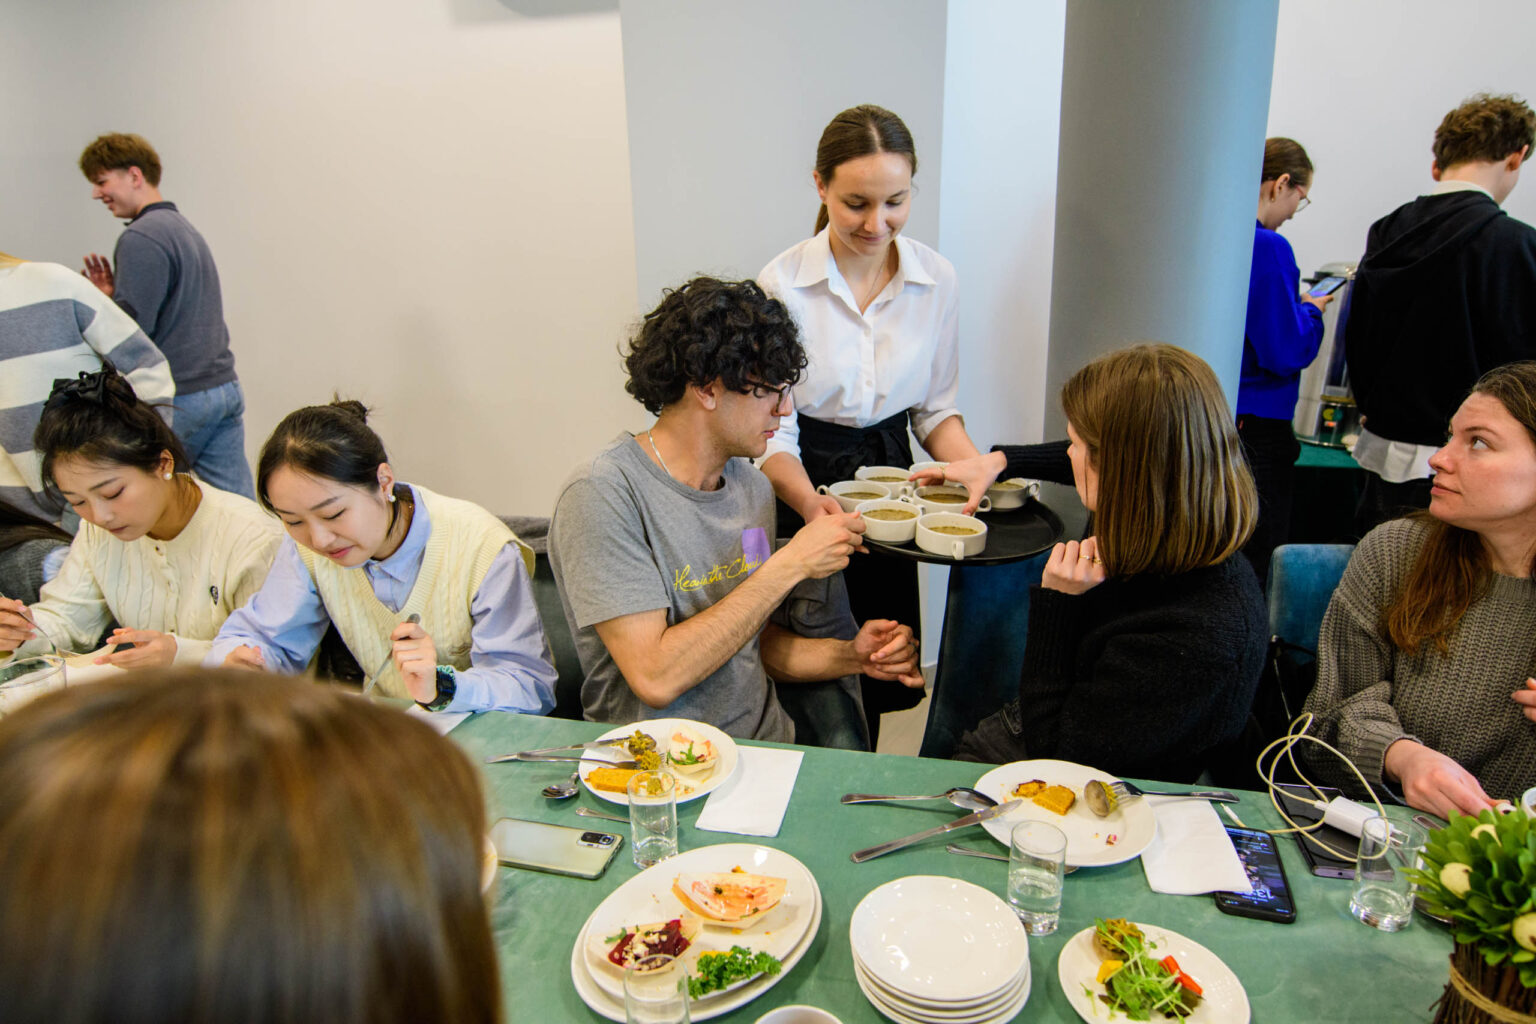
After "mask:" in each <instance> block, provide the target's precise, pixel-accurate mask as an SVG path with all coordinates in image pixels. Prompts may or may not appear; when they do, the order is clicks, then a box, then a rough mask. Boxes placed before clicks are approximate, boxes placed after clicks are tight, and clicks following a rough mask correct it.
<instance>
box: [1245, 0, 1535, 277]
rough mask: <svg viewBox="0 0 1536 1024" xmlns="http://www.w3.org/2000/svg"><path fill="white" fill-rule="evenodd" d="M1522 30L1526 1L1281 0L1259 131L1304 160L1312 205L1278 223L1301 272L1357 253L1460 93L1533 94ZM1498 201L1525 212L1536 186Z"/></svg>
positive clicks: (1423, 188)
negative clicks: (1285, 140) (1265, 126)
mask: <svg viewBox="0 0 1536 1024" xmlns="http://www.w3.org/2000/svg"><path fill="white" fill-rule="evenodd" d="M1532 39H1536V4H1531V3H1530V2H1529V0H1475V2H1470V3H1463V4H1460V5H1457V6H1454V7H1448V6H1446V5H1445V4H1444V3H1441V2H1438V0H1372V2H1369V3H1342V4H1341V3H1336V2H1331V0H1281V2H1280V26H1279V31H1278V36H1277V38H1276V40H1275V73H1274V84H1273V87H1272V89H1271V92H1270V107H1269V109H1270V114H1269V132H1268V134H1270V135H1287V136H1290V137H1292V138H1294V139H1296V140H1297V141H1298V142H1300V143H1301V144H1302V145H1303V146H1305V147H1306V149H1307V153H1308V155H1309V156H1311V158H1312V163H1313V164H1314V165H1315V167H1316V174H1315V179H1314V182H1313V188H1312V193H1311V195H1312V200H1313V205H1311V206H1310V207H1308V208H1307V209H1306V210H1304V211H1302V213H1301V215H1300V216H1298V217H1296V218H1295V219H1294V220H1292V221H1291V222H1290V223H1288V224H1287V225H1286V226H1285V227H1283V228H1281V229H1280V230H1281V233H1282V234H1284V235H1285V236H1286V237H1287V238H1289V239H1290V241H1291V245H1292V246H1293V247H1294V248H1295V250H1296V259H1297V262H1298V263H1299V264H1300V265H1301V270H1302V273H1303V274H1308V273H1310V272H1311V271H1313V270H1315V269H1316V268H1317V267H1318V266H1320V265H1322V264H1323V263H1328V262H1332V261H1334V260H1358V259H1359V258H1360V255H1361V253H1363V252H1364V250H1365V232H1366V229H1367V228H1369V227H1370V226H1371V222H1372V221H1374V220H1376V219H1377V218H1378V217H1381V216H1383V215H1384V214H1386V213H1389V212H1391V211H1392V210H1393V209H1395V208H1396V207H1398V206H1400V205H1401V204H1403V203H1405V202H1408V201H1409V200H1410V199H1412V198H1413V197H1414V196H1416V195H1421V194H1423V193H1424V192H1427V191H1429V189H1430V188H1431V187H1432V186H1433V184H1434V182H1433V180H1432V179H1431V178H1430V176H1429V165H1430V160H1431V156H1430V151H1429V147H1430V144H1431V142H1432V141H1433V139H1434V132H1435V127H1436V126H1437V125H1438V124H1439V123H1440V119H1441V118H1442V117H1444V116H1445V114H1446V112H1447V111H1449V110H1450V109H1451V108H1453V107H1455V106H1456V105H1457V104H1458V103H1460V102H1461V101H1462V100H1463V99H1465V98H1466V97H1467V96H1469V95H1471V94H1472V93H1475V92H1497V93H1507V92H1513V93H1518V94H1520V95H1522V96H1524V97H1525V99H1526V101H1527V102H1531V103H1536V62H1533V61H1532V59H1531V40H1532ZM1254 197H1255V203H1257V197H1258V183H1257V182H1255V183H1254ZM1504 208H1505V209H1506V210H1508V211H1509V213H1510V215H1511V216H1514V217H1518V218H1520V219H1521V220H1524V221H1527V222H1531V223H1536V185H1533V184H1532V182H1531V181H1527V182H1525V183H1524V184H1523V185H1521V186H1520V187H1519V188H1517V189H1515V191H1514V193H1513V194H1512V195H1511V196H1510V198H1509V200H1508V202H1506V203H1505V204H1504Z"/></svg>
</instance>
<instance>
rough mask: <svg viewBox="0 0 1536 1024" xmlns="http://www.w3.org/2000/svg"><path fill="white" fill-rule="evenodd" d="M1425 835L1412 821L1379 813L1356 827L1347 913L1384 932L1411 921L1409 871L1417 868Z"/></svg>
mask: <svg viewBox="0 0 1536 1024" xmlns="http://www.w3.org/2000/svg"><path fill="white" fill-rule="evenodd" d="M1427 838H1428V833H1426V832H1425V831H1424V827H1423V826H1422V825H1418V824H1415V823H1413V822H1393V821H1389V820H1388V819H1386V818H1384V817H1382V816H1381V815H1379V814H1376V815H1372V816H1371V817H1369V818H1367V819H1365V824H1364V825H1362V826H1361V828H1360V850H1359V856H1358V859H1357V860H1356V861H1355V887H1354V891H1353V892H1352V893H1351V894H1350V897H1349V912H1350V913H1351V914H1353V915H1354V916H1355V918H1356V919H1357V920H1359V921H1363V922H1364V923H1366V924H1368V925H1370V926H1371V927H1372V928H1380V929H1381V930H1382V931H1384V932H1395V931H1401V930H1402V929H1404V928H1406V927H1408V925H1409V924H1410V923H1412V921H1413V882H1412V881H1411V880H1410V879H1409V877H1408V871H1409V870H1410V869H1411V868H1415V867H1418V866H1419V855H1420V854H1421V853H1422V852H1423V850H1424V842H1425V840H1426V839H1427Z"/></svg>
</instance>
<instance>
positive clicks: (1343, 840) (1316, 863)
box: [1275, 785, 1360, 878]
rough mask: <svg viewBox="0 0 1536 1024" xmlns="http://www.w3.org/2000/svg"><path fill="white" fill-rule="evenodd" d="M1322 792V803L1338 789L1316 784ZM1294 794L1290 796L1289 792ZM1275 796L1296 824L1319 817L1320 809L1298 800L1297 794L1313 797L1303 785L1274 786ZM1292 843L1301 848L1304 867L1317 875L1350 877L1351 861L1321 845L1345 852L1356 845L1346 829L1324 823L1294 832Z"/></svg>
mask: <svg viewBox="0 0 1536 1024" xmlns="http://www.w3.org/2000/svg"><path fill="white" fill-rule="evenodd" d="M1318 789H1320V790H1321V791H1322V794H1323V795H1322V797H1321V799H1322V800H1323V802H1324V803H1326V802H1328V801H1329V800H1332V799H1333V798H1334V797H1336V796H1340V795H1341V794H1340V792H1339V791H1338V790H1337V789H1334V788H1333V787H1331V786H1319V787H1318ZM1293 793H1294V794H1295V795H1294V796H1293V795H1292V794H1293ZM1275 795H1276V796H1278V797H1279V798H1280V806H1281V807H1283V808H1284V809H1285V813H1286V814H1289V815H1290V816H1291V818H1292V820H1294V821H1295V822H1296V824H1298V825H1312V824H1315V823H1317V822H1319V821H1321V820H1323V812H1322V811H1320V810H1318V809H1317V808H1316V807H1313V806H1312V805H1311V804H1306V803H1302V802H1301V800H1300V799H1298V797H1301V798H1305V799H1307V800H1311V799H1313V796H1314V794H1313V793H1312V790H1310V789H1308V788H1307V787H1306V786H1290V787H1287V786H1285V785H1276V786H1275ZM1295 836H1296V845H1297V846H1299V847H1300V848H1301V855H1302V856H1303V857H1304V858H1306V861H1307V867H1309V868H1311V869H1312V873H1313V874H1314V875H1316V876H1317V877H1319V878H1354V877H1355V862H1354V861H1352V860H1345V859H1344V858H1342V857H1339V856H1337V855H1335V854H1333V853H1330V852H1329V850H1328V849H1327V848H1326V847H1325V846H1324V845H1322V844H1325V843H1326V844H1327V847H1331V848H1332V849H1334V850H1338V851H1339V852H1340V853H1348V852H1349V851H1351V850H1354V849H1355V848H1356V847H1358V846H1359V845H1360V840H1359V839H1357V838H1356V837H1354V836H1352V835H1350V834H1349V833H1347V832H1341V831H1339V830H1338V829H1336V828H1334V827H1333V826H1332V825H1324V826H1323V827H1322V828H1320V829H1316V830H1314V831H1311V832H1297V833H1295Z"/></svg>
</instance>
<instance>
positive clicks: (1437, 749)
mask: <svg viewBox="0 0 1536 1024" xmlns="http://www.w3.org/2000/svg"><path fill="white" fill-rule="evenodd" d="M1429 467H1430V469H1432V470H1434V473H1435V475H1434V477H1433V479H1432V482H1431V487H1430V492H1429V495H1430V496H1429V509H1428V511H1426V512H1418V513H1415V514H1414V515H1412V516H1410V517H1409V518H1407V519H1395V520H1391V521H1388V522H1386V523H1383V524H1382V525H1381V526H1378V527H1377V528H1376V529H1374V530H1372V531H1371V532H1370V533H1368V534H1366V535H1365V538H1364V539H1363V540H1361V542H1360V546H1359V547H1358V548H1356V549H1355V553H1354V555H1353V556H1352V557H1351V558H1350V560H1349V567H1348V568H1347V569H1345V570H1344V578H1343V579H1342V580H1341V581H1340V582H1339V586H1338V589H1337V590H1335V591H1334V593H1333V599H1332V601H1330V602H1329V604H1328V613H1327V614H1326V615H1325V616H1323V626H1322V632H1321V634H1320V635H1319V637H1318V657H1317V669H1318V676H1317V686H1316V688H1314V689H1313V691H1312V695H1311V696H1310V697H1309V698H1308V699H1307V704H1306V709H1307V710H1308V711H1311V712H1313V714H1314V715H1316V719H1315V726H1316V732H1317V734H1318V735H1319V736H1321V737H1322V738H1323V739H1324V740H1326V741H1328V742H1329V743H1331V744H1333V745H1334V746H1336V747H1338V748H1339V750H1341V751H1342V752H1343V753H1344V754H1345V755H1346V756H1348V757H1349V759H1350V760H1351V761H1353V762H1354V763H1355V765H1356V766H1357V767H1358V768H1359V769H1360V771H1361V773H1362V774H1364V775H1365V777H1366V779H1367V780H1368V781H1370V782H1371V783H1373V784H1375V783H1388V784H1392V785H1396V786H1400V787H1401V789H1402V794H1403V797H1404V799H1406V800H1407V802H1408V803H1409V804H1411V805H1412V806H1414V807H1417V808H1420V809H1421V810H1426V811H1430V812H1432V813H1434V814H1439V815H1441V816H1447V815H1449V814H1450V813H1451V812H1453V811H1454V812H1460V813H1462V814H1477V813H1478V812H1479V811H1481V810H1482V809H1483V808H1486V807H1489V806H1491V804H1492V803H1493V801H1494V800H1495V799H1509V800H1518V799H1519V797H1520V794H1521V793H1522V792H1523V791H1524V790H1525V789H1527V788H1529V787H1531V786H1536V681H1533V680H1531V679H1530V678H1528V677H1529V676H1530V675H1531V670H1532V667H1533V665H1536V362H1532V361H1529V360H1527V361H1523V362H1517V363H1508V364H1506V365H1504V366H1501V367H1498V368H1497V369H1494V370H1490V371H1489V372H1488V373H1486V374H1484V375H1483V377H1482V378H1481V379H1480V380H1479V381H1478V382H1477V383H1476V384H1475V385H1473V388H1472V393H1471V394H1470V395H1468V396H1467V398H1466V400H1465V401H1463V402H1462V403H1461V408H1459V409H1457V410H1456V415H1455V416H1453V417H1452V418H1451V430H1450V436H1449V437H1448V438H1447V439H1446V442H1445V445H1444V446H1443V447H1442V448H1440V450H1439V451H1437V452H1435V454H1434V455H1432V456H1430V459H1429ZM1311 746H1312V745H1311V744H1308V745H1307V747H1311ZM1306 749H1307V748H1306V747H1304V748H1303V750H1306ZM1308 754H1309V756H1316V758H1317V762H1318V763H1317V765H1316V767H1317V768H1318V769H1319V774H1321V775H1324V776H1329V777H1331V781H1334V782H1336V783H1339V784H1341V785H1346V786H1349V784H1350V780H1351V779H1352V778H1353V777H1352V776H1351V777H1350V779H1346V778H1344V775H1345V773H1344V772H1342V771H1340V769H1339V766H1338V764H1337V763H1336V761H1335V760H1334V759H1333V757H1332V755H1325V754H1317V755H1312V752H1311V751H1308ZM1353 786H1358V783H1354V784H1353ZM1490 794H1492V796H1490Z"/></svg>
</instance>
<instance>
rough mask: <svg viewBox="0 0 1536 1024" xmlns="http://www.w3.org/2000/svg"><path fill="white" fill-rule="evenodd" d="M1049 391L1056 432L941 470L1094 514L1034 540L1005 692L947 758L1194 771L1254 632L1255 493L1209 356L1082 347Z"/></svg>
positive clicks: (1237, 702)
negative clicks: (1059, 431)
mask: <svg viewBox="0 0 1536 1024" xmlns="http://www.w3.org/2000/svg"><path fill="white" fill-rule="evenodd" d="M1061 404H1062V408H1063V410H1064V411H1065V413H1066V416H1067V435H1068V438H1069V439H1070V440H1069V441H1067V442H1057V443H1054V444H1044V445H1028V446H1022V447H1013V446H1010V447H1002V448H994V449H993V450H992V452H990V453H989V454H987V455H982V456H979V457H978V458H976V459H970V460H966V461H965V462H959V463H950V465H949V466H948V467H947V468H946V469H945V470H944V475H945V476H946V477H947V478H948V479H952V480H957V481H959V482H962V483H965V484H966V485H967V486H971V485H972V484H976V483H979V484H980V485H981V486H983V487H985V486H986V485H987V484H990V483H991V481H992V480H995V479H996V478H997V477H998V476H1000V475H1002V476H1006V477H1014V476H1023V477H1032V478H1036V479H1045V480H1054V481H1057V482H1061V483H1067V482H1071V483H1073V484H1074V485H1075V486H1076V488H1077V493H1078V496H1079V497H1080V498H1081V499H1082V502H1083V505H1084V507H1086V508H1087V509H1088V510H1089V511H1090V512H1092V513H1093V514H1094V520H1093V522H1094V528H1095V530H1094V535H1093V536H1091V537H1088V538H1087V539H1085V540H1083V541H1082V542H1081V543H1079V542H1077V541H1068V542H1066V543H1063V544H1057V545H1056V546H1055V548H1054V549H1053V550H1052V551H1051V554H1050V557H1049V560H1048V561H1047V563H1046V566H1045V571H1044V575H1043V577H1042V579H1041V582H1040V584H1039V585H1038V586H1036V587H1034V588H1033V589H1032V590H1031V594H1030V605H1029V623H1028V628H1029V642H1028V643H1027V644H1026V646H1025V650H1024V668H1023V672H1022V675H1021V678H1020V682H1019V696H1018V698H1017V699H1015V700H1012V701H1009V702H1008V703H1007V704H1005V705H1004V706H1003V708H1002V710H1000V711H998V712H997V713H996V714H994V715H992V716H991V717H989V718H986V719H983V720H982V722H981V723H980V725H979V726H977V728H976V729H975V731H973V732H970V733H967V734H966V735H965V736H964V737H963V738H962V739H961V741H960V749H959V752H958V753H957V755H956V756H957V757H959V758H960V759H962V760H971V761H987V762H993V763H1003V762H1007V761H1017V760H1023V759H1026V758H1060V759H1062V760H1067V761H1077V762H1080V763H1082V764H1088V765H1093V766H1094V767H1097V768H1099V769H1101V770H1103V771H1107V772H1110V773H1111V774H1114V775H1120V776H1128V777H1140V778H1149V779H1166V780H1170V781H1193V780H1194V779H1195V777H1196V776H1198V775H1199V774H1200V773H1201V771H1203V770H1204V769H1205V767H1206V761H1207V753H1208V752H1209V751H1210V750H1211V748H1213V747H1216V746H1217V745H1219V744H1221V743H1223V742H1225V741H1228V740H1232V739H1235V738H1236V737H1237V735H1238V734H1239V733H1241V732H1242V729H1243V726H1244V725H1245V724H1246V722H1247V719H1248V711H1249V708H1250V706H1251V705H1252V703H1253V694H1254V690H1255V688H1256V687H1257V686H1258V681H1259V673H1260V671H1261V669H1262V667H1263V661H1264V650H1265V644H1266V632H1267V631H1266V617H1265V611H1264V599H1263V597H1262V595H1261V594H1260V593H1259V587H1258V582H1257V581H1256V580H1255V579H1254V575H1253V570H1252V569H1251V568H1250V567H1249V565H1248V562H1247V560H1246V559H1244V558H1242V557H1239V555H1240V552H1241V551H1242V547H1243V543H1244V542H1245V541H1246V540H1247V539H1248V536H1249V534H1251V533H1252V532H1253V526H1254V520H1255V518H1256V517H1257V515H1258V498H1257V496H1256V494H1255V492H1254V486H1253V479H1252V477H1251V476H1250V475H1249V473H1248V467H1247V465H1246V464H1245V463H1244V461H1243V456H1242V452H1241V449H1240V447H1239V443H1238V439H1237V432H1236V430H1235V429H1234V427H1233V421H1232V414H1231V412H1230V410H1229V408H1228V406H1227V402H1226V398H1225V396H1224V395H1223V394H1222V391H1221V385H1220V383H1219V382H1218V381H1217V379H1216V375H1215V374H1214V373H1213V372H1212V371H1211V368H1210V367H1209V366H1207V365H1206V364H1205V363H1204V362H1203V361H1201V360H1200V359H1199V358H1197V357H1195V356H1193V355H1191V354H1190V353H1188V352H1186V351H1184V350H1183V349H1180V348H1175V347H1174V346H1172V345H1138V346H1136V347H1134V348H1129V349H1125V350H1123V351H1120V352H1115V353H1112V354H1110V355H1108V356H1105V357H1103V358H1102V359H1098V360H1095V361H1094V362H1092V363H1090V364H1088V365H1087V366H1085V367H1083V368H1082V369H1081V370H1079V371H1078V372H1077V373H1076V374H1075V375H1074V376H1073V377H1072V379H1071V380H1069V381H1067V384H1066V386H1065V387H1064V388H1063V389H1062V393H1061ZM932 475H933V476H935V477H936V476H937V475H938V474H937V472H935V473H934V474H932Z"/></svg>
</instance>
